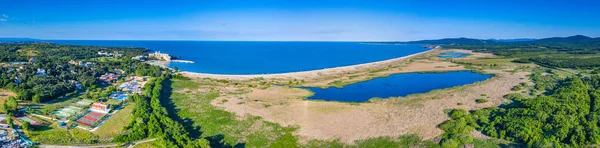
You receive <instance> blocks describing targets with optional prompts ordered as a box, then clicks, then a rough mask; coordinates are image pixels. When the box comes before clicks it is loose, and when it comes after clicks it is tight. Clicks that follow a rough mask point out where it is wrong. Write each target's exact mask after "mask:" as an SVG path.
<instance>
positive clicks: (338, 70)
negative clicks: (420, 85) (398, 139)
mask: <svg viewBox="0 0 600 148" xmlns="http://www.w3.org/2000/svg"><path fill="white" fill-rule="evenodd" d="M439 50H441V48H440V47H437V48H434V49H430V50H427V51H424V52H419V53H415V54H411V55H407V56H403V57H399V58H394V59H389V60H383V61H377V62H371V63H364V64H357V65H350V66H341V67H334V68H327V69H320V70H310V71H301V72H290V73H278V74H255V75H228V74H207V73H196V72H188V71H181V72H179V73H180V74H182V75H184V76H186V77H190V78H212V79H230V80H247V79H254V78H277V79H311V78H317V77H321V76H324V75H334V74H343V73H349V72H353V71H361V70H369V69H374V68H377V67H380V66H386V65H390V64H392V63H396V62H400V61H404V60H406V59H409V58H411V57H414V56H418V55H422V54H425V53H431V52H434V51H439ZM151 64H152V63H151ZM154 65H157V63H155V64H154ZM159 66H164V64H163V65H159Z"/></svg>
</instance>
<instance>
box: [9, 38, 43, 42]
mask: <svg viewBox="0 0 600 148" xmlns="http://www.w3.org/2000/svg"><path fill="white" fill-rule="evenodd" d="M0 41H5V42H14V41H39V39H34V38H0Z"/></svg>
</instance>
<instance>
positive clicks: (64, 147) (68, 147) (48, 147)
mask: <svg viewBox="0 0 600 148" xmlns="http://www.w3.org/2000/svg"><path fill="white" fill-rule="evenodd" d="M154 140H156V139H154V138H153V139H146V140H141V141H136V142H131V143H127V144H123V145H121V146H126V145H129V144H132V143H133V144H132V146H133V145H137V144H142V143H147V142H152V141H154ZM40 147H44V148H104V147H117V144H107V145H92V146H71V145H40Z"/></svg>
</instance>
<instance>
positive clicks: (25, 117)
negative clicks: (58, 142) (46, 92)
mask: <svg viewBox="0 0 600 148" xmlns="http://www.w3.org/2000/svg"><path fill="white" fill-rule="evenodd" d="M17 119H19V121H21V122H29V123H31V125H39V124H40V123H39V122H38V121H36V120H34V119H32V118H29V117H27V116H23V117H19V118H17Z"/></svg>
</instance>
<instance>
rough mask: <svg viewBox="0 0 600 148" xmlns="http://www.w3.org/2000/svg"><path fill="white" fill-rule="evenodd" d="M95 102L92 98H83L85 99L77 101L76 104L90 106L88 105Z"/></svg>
mask: <svg viewBox="0 0 600 148" xmlns="http://www.w3.org/2000/svg"><path fill="white" fill-rule="evenodd" d="M93 102H94V101H92V100H88V99H83V100H80V101H77V102H75V105H77V106H88V105H90V104H92V103H93Z"/></svg>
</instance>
